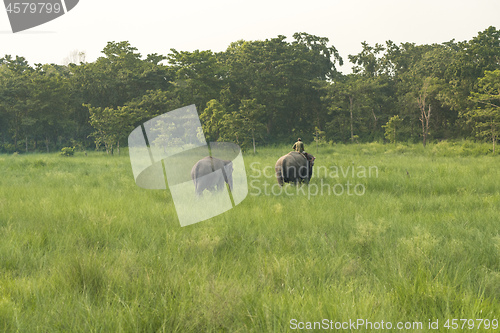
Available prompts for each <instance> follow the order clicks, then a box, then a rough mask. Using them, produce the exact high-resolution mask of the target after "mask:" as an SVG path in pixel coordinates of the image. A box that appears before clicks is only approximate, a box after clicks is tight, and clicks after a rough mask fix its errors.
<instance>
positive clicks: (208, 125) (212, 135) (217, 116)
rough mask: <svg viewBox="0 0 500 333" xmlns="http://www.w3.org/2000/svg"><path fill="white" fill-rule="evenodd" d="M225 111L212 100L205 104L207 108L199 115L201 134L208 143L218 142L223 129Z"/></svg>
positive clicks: (217, 102)
mask: <svg viewBox="0 0 500 333" xmlns="http://www.w3.org/2000/svg"><path fill="white" fill-rule="evenodd" d="M225 115H226V110H225V108H224V106H223V105H222V104H221V103H220V102H219V101H217V100H215V99H212V100H210V101H208V102H207V107H206V108H205V110H203V112H202V113H201V115H200V120H201V123H202V128H203V133H204V134H205V138H206V140H208V141H209V142H215V141H218V140H219V138H220V137H221V131H223V127H224V116H225Z"/></svg>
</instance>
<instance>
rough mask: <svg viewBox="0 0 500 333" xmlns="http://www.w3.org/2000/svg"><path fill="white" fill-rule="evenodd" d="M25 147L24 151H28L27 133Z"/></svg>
mask: <svg viewBox="0 0 500 333" xmlns="http://www.w3.org/2000/svg"><path fill="white" fill-rule="evenodd" d="M25 147H26V153H28V136H27V135H26V142H25Z"/></svg>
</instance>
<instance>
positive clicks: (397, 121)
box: [382, 115, 403, 144]
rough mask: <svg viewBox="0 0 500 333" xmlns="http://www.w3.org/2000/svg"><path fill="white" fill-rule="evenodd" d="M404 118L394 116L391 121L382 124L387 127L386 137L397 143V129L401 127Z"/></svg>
mask: <svg viewBox="0 0 500 333" xmlns="http://www.w3.org/2000/svg"><path fill="white" fill-rule="evenodd" d="M402 122H403V119H401V118H399V116H398V115H395V116H392V117H391V118H390V119H389V121H388V122H387V123H386V124H385V125H382V127H384V128H385V138H386V139H387V140H389V141H390V142H391V143H394V144H396V130H397V128H399V126H400V125H401V123H402Z"/></svg>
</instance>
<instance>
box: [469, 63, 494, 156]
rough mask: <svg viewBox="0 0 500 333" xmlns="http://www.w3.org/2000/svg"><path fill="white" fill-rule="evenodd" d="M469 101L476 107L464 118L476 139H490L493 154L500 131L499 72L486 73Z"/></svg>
mask: <svg viewBox="0 0 500 333" xmlns="http://www.w3.org/2000/svg"><path fill="white" fill-rule="evenodd" d="M470 99H471V100H472V101H473V102H475V103H476V105H478V106H477V107H476V108H474V109H472V110H471V111H469V112H468V113H467V114H466V116H467V117H468V120H469V122H470V123H472V124H473V126H474V128H475V131H476V136H477V137H479V138H487V137H489V138H491V141H492V144H493V153H495V144H496V141H497V140H498V134H499V133H498V132H499V130H500V70H498V69H497V70H495V71H486V72H485V74H484V77H482V78H481V79H479V81H478V84H477V91H472V92H471V97H470Z"/></svg>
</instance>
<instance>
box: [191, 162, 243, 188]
mask: <svg viewBox="0 0 500 333" xmlns="http://www.w3.org/2000/svg"><path fill="white" fill-rule="evenodd" d="M218 170H221V171H222V172H220V171H219V172H216V171H218ZM191 179H192V180H193V183H194V187H195V192H196V194H197V195H198V196H201V195H203V191H204V190H205V189H206V190H209V191H210V192H214V191H215V190H216V187H217V191H219V192H220V191H222V190H223V189H224V187H225V184H224V182H226V183H227V184H228V185H229V189H230V190H232V189H233V163H232V162H231V161H226V160H220V159H218V158H215V157H211V156H207V157H204V158H202V159H201V160H199V161H198V162H196V164H195V165H194V166H193V168H192V169H191Z"/></svg>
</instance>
